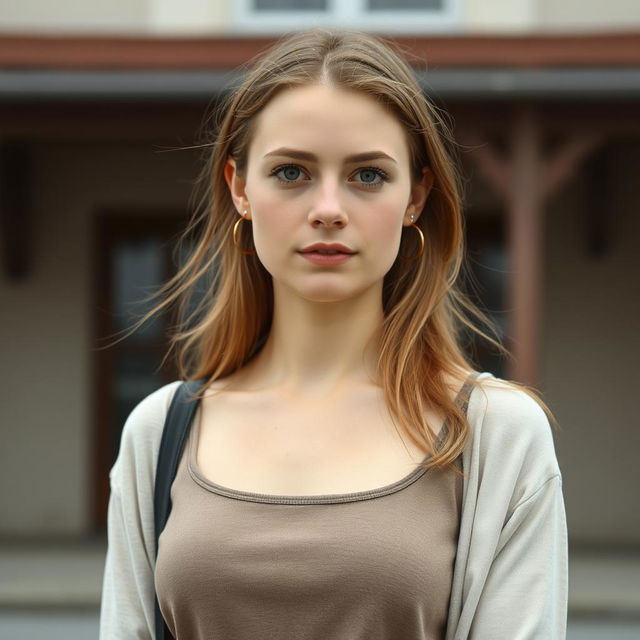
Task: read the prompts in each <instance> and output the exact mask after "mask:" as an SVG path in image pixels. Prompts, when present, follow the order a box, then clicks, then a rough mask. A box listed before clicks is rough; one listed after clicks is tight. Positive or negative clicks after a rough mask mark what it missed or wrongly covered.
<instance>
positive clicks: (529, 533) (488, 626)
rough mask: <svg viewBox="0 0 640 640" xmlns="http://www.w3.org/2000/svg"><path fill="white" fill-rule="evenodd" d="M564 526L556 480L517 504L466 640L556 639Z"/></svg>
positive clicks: (563, 604) (562, 631)
mask: <svg viewBox="0 0 640 640" xmlns="http://www.w3.org/2000/svg"><path fill="white" fill-rule="evenodd" d="M567 572H568V570H567V525H566V519H565V509H564V502H563V498H562V482H561V478H560V476H554V477H552V478H550V479H549V480H547V481H546V482H545V483H544V484H543V485H542V486H541V487H540V488H539V489H538V490H537V491H536V492H535V493H533V494H532V495H530V496H528V497H526V498H525V499H523V500H522V501H520V502H519V503H518V505H517V506H516V508H515V509H514V510H513V512H512V514H511V516H510V517H509V519H508V521H507V522H506V524H505V526H504V528H503V530H502V533H501V535H500V538H499V541H498V546H497V549H496V551H495V555H494V558H493V562H492V563H491V567H490V569H489V573H488V575H487V578H486V581H485V584H484V589H483V590H482V595H481V596H480V600H479V602H478V605H477V608H476V611H475V616H474V619H473V623H472V626H471V633H470V636H469V637H470V638H473V639H477V640H488V639H489V638H490V639H491V640H500V639H502V638H504V640H507V639H508V640H534V639H535V640H562V639H564V638H565V636H566V624H567V587H568V577H567Z"/></svg>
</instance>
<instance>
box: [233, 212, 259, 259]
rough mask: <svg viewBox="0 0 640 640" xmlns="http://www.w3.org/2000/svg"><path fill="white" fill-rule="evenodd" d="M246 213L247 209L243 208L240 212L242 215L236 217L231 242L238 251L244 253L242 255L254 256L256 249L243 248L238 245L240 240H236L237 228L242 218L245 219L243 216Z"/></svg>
mask: <svg viewBox="0 0 640 640" xmlns="http://www.w3.org/2000/svg"><path fill="white" fill-rule="evenodd" d="M247 213H248V211H247V210H246V209H245V210H244V211H243V212H242V214H243V215H241V216H240V217H239V218H238V220H237V222H236V223H235V224H234V225H233V244H234V245H235V246H236V249H237V250H238V251H239V252H240V253H242V254H244V255H247V256H254V255H256V253H257V252H256V251H247V250H246V249H243V248H242V247H241V246H240V242H239V241H238V229H239V227H240V223H241V222H242V221H243V220H246V218H245V216H246V215H247Z"/></svg>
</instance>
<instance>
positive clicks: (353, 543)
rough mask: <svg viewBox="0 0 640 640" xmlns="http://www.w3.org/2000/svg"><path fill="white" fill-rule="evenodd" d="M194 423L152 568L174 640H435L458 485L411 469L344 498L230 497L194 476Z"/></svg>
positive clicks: (446, 594) (451, 553) (447, 588)
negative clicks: (387, 482) (385, 482)
mask: <svg viewBox="0 0 640 640" xmlns="http://www.w3.org/2000/svg"><path fill="white" fill-rule="evenodd" d="M473 375H474V374H472V376H473ZM470 378H471V376H470ZM472 389H473V386H472V384H471V382H470V380H469V379H467V381H465V384H464V385H463V386H462V388H461V390H460V391H459V393H458V396H457V398H456V402H457V403H458V405H459V406H460V407H461V408H462V409H463V411H465V412H466V410H467V406H468V402H469V395H470V393H471V390H472ZM197 418H198V416H196V420H195V425H194V426H195V428H194V429H192V430H191V432H190V434H189V436H188V440H187V443H186V446H185V452H184V454H183V456H182V458H181V460H180V464H179V466H178V471H177V474H176V478H175V480H174V482H173V485H172V489H171V499H172V504H173V506H172V510H171V515H170V517H169V520H168V522H167V525H166V527H165V529H164V531H163V532H162V534H161V536H160V541H159V546H158V557H157V561H156V572H155V586H156V593H157V594H158V601H159V603H160V607H161V610H162V613H163V616H164V618H165V620H166V622H167V626H168V628H169V630H170V631H171V633H172V634H173V636H174V638H175V639H176V640H205V639H207V640H213V639H218V638H220V639H221V640H249V639H254V638H274V639H276V638H277V639H278V640H285V639H291V640H294V639H295V640H307V639H309V640H311V639H312V638H313V639H316V638H317V639H318V640H365V639H366V640H391V639H398V640H400V639H402V640H436V639H442V638H444V636H445V631H446V623H447V610H448V605H449V598H450V592H451V580H452V575H453V566H454V561H455V555H456V546H457V538H458V531H459V523H460V510H461V504H462V478H461V476H459V475H458V474H455V473H453V472H452V471H445V470H442V469H439V468H430V469H428V468H425V467H423V466H417V467H416V469H415V470H414V471H412V472H411V473H409V474H408V475H406V476H405V477H404V478H401V479H400V480H398V481H397V482H394V483H392V484H389V485H387V486H384V487H380V488H377V489H372V490H369V491H359V492H355V493H347V494H329V495H317V496H282V495H270V494H261V493H251V492H246V491H238V490H235V489H231V488H229V487H223V486H221V485H218V484H215V483H213V482H211V481H209V480H207V479H206V478H205V477H204V476H203V475H202V473H201V472H200V470H199V469H198V465H197V463H196V455H195V453H196V451H197V442H198V437H199V428H198V422H199V421H198V420H197ZM445 431H446V422H445V425H444V426H443V428H442V430H441V432H440V435H439V438H438V441H437V442H438V443H439V442H441V440H442V438H443V437H444V435H445ZM428 458H429V456H427V457H426V458H425V460H424V461H427V460H428ZM457 464H458V467H460V459H458V461H457Z"/></svg>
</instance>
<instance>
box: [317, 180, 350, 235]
mask: <svg viewBox="0 0 640 640" xmlns="http://www.w3.org/2000/svg"><path fill="white" fill-rule="evenodd" d="M338 188H339V187H338V184H337V183H336V181H333V180H326V181H325V182H324V183H323V184H322V187H321V189H320V192H319V194H318V197H317V199H316V201H315V202H314V204H313V207H312V209H311V211H310V212H309V224H311V225H312V226H314V227H316V226H318V225H324V226H327V227H334V226H335V227H339V228H342V227H344V226H345V225H346V224H347V221H348V218H347V214H346V212H345V210H344V208H343V206H342V203H341V201H340V197H339V194H338Z"/></svg>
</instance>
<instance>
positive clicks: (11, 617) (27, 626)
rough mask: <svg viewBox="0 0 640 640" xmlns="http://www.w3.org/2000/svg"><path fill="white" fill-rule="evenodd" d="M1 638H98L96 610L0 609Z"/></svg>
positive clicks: (606, 639)
mask: <svg viewBox="0 0 640 640" xmlns="http://www.w3.org/2000/svg"><path fill="white" fill-rule="evenodd" d="M0 638H2V640H98V614H97V613H88V612H86V613H82V612H78V613H52V612H42V613H36V612H20V611H4V612H3V611H0ZM638 638H640V620H638V621H636V622H633V621H626V622H625V621H612V620H609V621H606V620H571V621H570V623H569V629H568V633H567V640H638Z"/></svg>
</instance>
